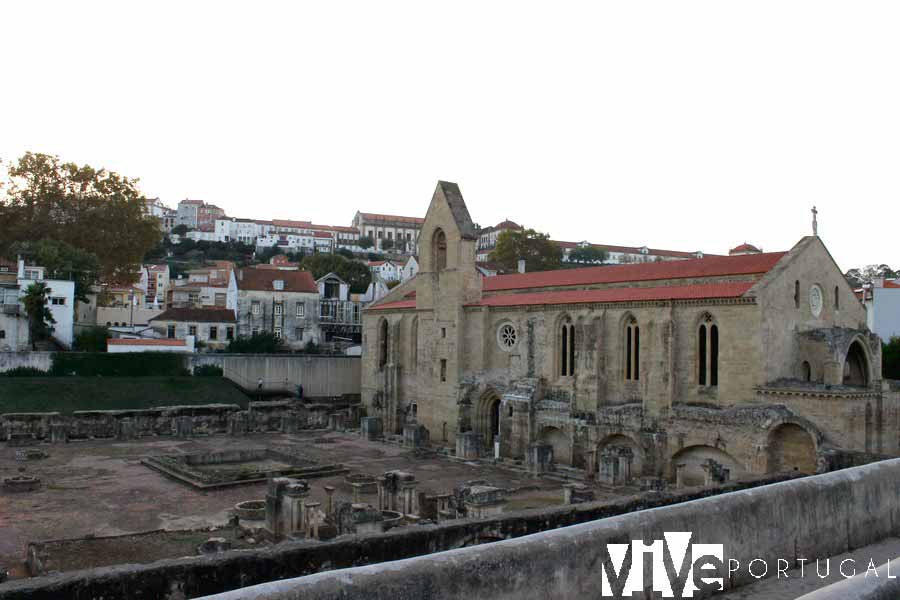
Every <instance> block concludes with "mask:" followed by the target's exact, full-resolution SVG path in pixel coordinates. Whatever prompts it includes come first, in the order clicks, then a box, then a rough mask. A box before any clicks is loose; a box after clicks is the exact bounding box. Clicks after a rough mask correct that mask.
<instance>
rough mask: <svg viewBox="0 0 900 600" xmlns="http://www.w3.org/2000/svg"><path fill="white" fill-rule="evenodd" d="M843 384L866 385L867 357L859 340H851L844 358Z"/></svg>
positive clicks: (867, 380)
mask: <svg viewBox="0 0 900 600" xmlns="http://www.w3.org/2000/svg"><path fill="white" fill-rule="evenodd" d="M843 384H844V385H852V386H857V387H868V385H869V359H868V357H867V355H866V351H865V349H863V346H862V344H861V343H860V342H859V340H858V339H857V340H853V343H851V344H850V347H849V348H848V349H847V358H845V359H844V377H843Z"/></svg>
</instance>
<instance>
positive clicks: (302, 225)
mask: <svg viewBox="0 0 900 600" xmlns="http://www.w3.org/2000/svg"><path fill="white" fill-rule="evenodd" d="M272 225H275V226H276V227H294V228H297V229H308V228H309V227H311V226H312V222H310V221H291V220H289V219H272Z"/></svg>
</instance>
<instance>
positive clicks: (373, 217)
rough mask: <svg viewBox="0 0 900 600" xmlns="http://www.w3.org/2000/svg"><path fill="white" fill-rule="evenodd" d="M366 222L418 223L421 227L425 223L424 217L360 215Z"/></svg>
mask: <svg viewBox="0 0 900 600" xmlns="http://www.w3.org/2000/svg"><path fill="white" fill-rule="evenodd" d="M359 214H361V215H362V217H363V218H364V219H365V220H366V221H383V222H390V221H392V222H395V223H417V224H419V225H421V224H422V223H424V222H425V219H424V218H423V217H401V216H398V215H381V214H378V213H359Z"/></svg>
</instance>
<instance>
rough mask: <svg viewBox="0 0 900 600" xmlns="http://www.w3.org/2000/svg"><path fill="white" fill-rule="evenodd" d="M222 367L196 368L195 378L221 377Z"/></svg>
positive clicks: (205, 366)
mask: <svg viewBox="0 0 900 600" xmlns="http://www.w3.org/2000/svg"><path fill="white" fill-rule="evenodd" d="M221 376H222V367H220V366H219V365H200V366H199V367H194V377H221Z"/></svg>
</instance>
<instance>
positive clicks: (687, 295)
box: [469, 281, 755, 306]
mask: <svg viewBox="0 0 900 600" xmlns="http://www.w3.org/2000/svg"><path fill="white" fill-rule="evenodd" d="M754 283H755V282H753V281H733V282H728V283H706V284H701V285H665V286H658V287H634V288H607V289H602V290H569V291H564V292H534V293H528V294H502V295H499V296H488V297H487V298H482V299H481V302H479V303H476V304H470V305H469V306H528V305H542V304H543V305H546V304H581V303H589V304H593V303H603V302H653V301H660V300H702V299H706V298H737V297H739V296H742V295H743V294H744V293H745V292H746V291H747V290H749V289H750V288H751V287H753V284H754Z"/></svg>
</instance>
